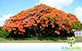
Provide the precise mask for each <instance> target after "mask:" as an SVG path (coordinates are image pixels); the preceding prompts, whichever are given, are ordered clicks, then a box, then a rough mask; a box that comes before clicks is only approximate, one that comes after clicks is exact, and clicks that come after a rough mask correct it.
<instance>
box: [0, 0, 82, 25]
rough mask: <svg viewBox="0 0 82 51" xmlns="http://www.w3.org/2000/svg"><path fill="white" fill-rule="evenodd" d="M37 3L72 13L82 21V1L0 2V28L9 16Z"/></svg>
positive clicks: (20, 0) (13, 0)
mask: <svg viewBox="0 0 82 51" xmlns="http://www.w3.org/2000/svg"><path fill="white" fill-rule="evenodd" d="M39 3H43V4H46V5H49V6H51V7H55V8H57V9H59V10H60V9H61V10H62V11H64V12H66V13H72V14H74V15H76V16H77V18H78V19H79V20H80V21H81V20H82V18H81V17H82V0H0V26H2V25H3V24H4V21H5V20H6V19H9V17H10V16H14V15H16V14H17V13H19V12H20V11H22V10H26V9H28V8H32V7H34V6H35V5H38V4H39ZM81 22H82V21H81Z"/></svg>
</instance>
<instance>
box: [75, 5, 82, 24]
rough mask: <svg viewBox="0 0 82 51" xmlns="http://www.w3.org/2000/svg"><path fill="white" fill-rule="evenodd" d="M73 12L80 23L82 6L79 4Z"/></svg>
mask: <svg viewBox="0 0 82 51" xmlns="http://www.w3.org/2000/svg"><path fill="white" fill-rule="evenodd" d="M75 13H76V16H77V18H78V19H79V20H80V21H81V23H82V7H81V6H79V7H77V8H75Z"/></svg>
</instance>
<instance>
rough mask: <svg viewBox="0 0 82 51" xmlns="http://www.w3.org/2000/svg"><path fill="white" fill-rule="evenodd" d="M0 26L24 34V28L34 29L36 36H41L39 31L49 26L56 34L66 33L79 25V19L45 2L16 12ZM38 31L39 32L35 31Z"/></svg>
mask: <svg viewBox="0 0 82 51" xmlns="http://www.w3.org/2000/svg"><path fill="white" fill-rule="evenodd" d="M6 23H7V24H4V25H3V26H2V27H3V29H2V30H8V31H14V33H18V34H24V32H25V30H26V28H30V27H31V28H32V29H34V32H35V34H36V36H41V32H42V31H43V30H44V29H45V28H48V27H49V26H51V29H52V30H53V31H54V33H56V34H58V35H59V34H60V31H64V30H66V31H67V33H70V31H72V28H77V29H79V28H78V27H79V26H80V21H79V20H78V19H77V18H76V16H75V15H73V14H71V13H65V12H63V11H61V10H58V9H56V8H53V7H50V6H47V5H45V4H39V5H36V6H35V7H33V8H30V9H27V10H23V11H21V12H19V13H18V14H16V15H14V16H11V17H10V19H8V21H7V22H6ZM37 27H38V30H36V29H37ZM37 31H39V33H38V32H37Z"/></svg>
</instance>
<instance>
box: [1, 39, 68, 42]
mask: <svg viewBox="0 0 82 51" xmlns="http://www.w3.org/2000/svg"><path fill="white" fill-rule="evenodd" d="M55 42H56V43H58V42H61V43H63V42H67V40H37V39H35V40H31V39H30V40H14V39H5V38H0V43H55Z"/></svg>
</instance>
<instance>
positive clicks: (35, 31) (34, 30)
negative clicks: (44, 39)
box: [33, 26, 38, 37]
mask: <svg viewBox="0 0 82 51" xmlns="http://www.w3.org/2000/svg"><path fill="white" fill-rule="evenodd" d="M33 29H34V32H35V35H36V37H38V33H37V31H36V29H35V27H34V26H33Z"/></svg>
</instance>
